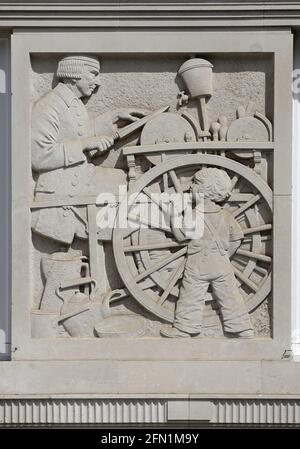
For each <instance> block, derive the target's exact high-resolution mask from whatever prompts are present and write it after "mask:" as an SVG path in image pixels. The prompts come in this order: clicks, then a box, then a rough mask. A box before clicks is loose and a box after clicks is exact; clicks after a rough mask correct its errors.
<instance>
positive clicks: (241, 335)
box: [236, 329, 254, 338]
mask: <svg viewBox="0 0 300 449" xmlns="http://www.w3.org/2000/svg"><path fill="white" fill-rule="evenodd" d="M236 336H237V337H238V338H253V337H254V331H253V329H247V330H245V331H241V332H237V333H236Z"/></svg>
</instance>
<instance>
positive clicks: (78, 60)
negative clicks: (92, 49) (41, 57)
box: [56, 54, 100, 79]
mask: <svg viewBox="0 0 300 449" xmlns="http://www.w3.org/2000/svg"><path fill="white" fill-rule="evenodd" d="M85 65H89V66H91V67H94V68H95V69H97V70H100V62H99V59H98V57H97V56H93V55H76V54H75V55H67V56H64V57H63V58H62V59H61V60H60V61H59V63H58V66H57V72H56V75H57V77H58V78H60V79H63V78H73V79H80V78H81V75H82V72H83V67H84V66H85Z"/></svg>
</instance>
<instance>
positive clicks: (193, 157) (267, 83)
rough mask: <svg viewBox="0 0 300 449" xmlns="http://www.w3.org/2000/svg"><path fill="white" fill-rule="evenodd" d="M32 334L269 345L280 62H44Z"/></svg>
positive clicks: (39, 75)
mask: <svg viewBox="0 0 300 449" xmlns="http://www.w3.org/2000/svg"><path fill="white" fill-rule="evenodd" d="M31 67H32V77H31V79H32V85H31V88H32V129H31V162H32V190H33V195H32V213H31V216H32V224H31V226H32V260H33V264H32V266H33V286H34V289H33V292H34V295H33V298H32V305H31V318H32V320H31V322H32V336H33V337H35V338H43V337H44V338H49V337H50V338H59V337H60V338H87V337H89V338H148V337H153V338H191V337H193V338H199V340H201V338H207V337H212V338H217V337H219V338H220V337H222V338H255V337H260V338H261V337H266V338H268V337H271V336H272V321H271V308H272V292H271V285H272V278H271V276H272V190H271V188H272V149H273V144H272V142H273V127H272V111H273V77H272V67H273V64H272V59H271V58H269V57H267V56H265V57H262V56H260V57H257V56H256V55H255V56H253V55H249V54H244V55H239V56H238V57H236V56H234V55H233V56H230V55H228V56H226V57H224V56H220V55H206V56H205V59H204V58H202V57H190V58H188V57H187V56H185V55H182V56H175V57H174V56H148V57H145V56H137V57H135V58H133V57H131V56H122V58H118V57H116V56H111V55H108V56H103V57H102V56H101V55H86V54H82V55H81V54H76V55H54V56H53V55H52V56H49V55H33V56H32V59H31Z"/></svg>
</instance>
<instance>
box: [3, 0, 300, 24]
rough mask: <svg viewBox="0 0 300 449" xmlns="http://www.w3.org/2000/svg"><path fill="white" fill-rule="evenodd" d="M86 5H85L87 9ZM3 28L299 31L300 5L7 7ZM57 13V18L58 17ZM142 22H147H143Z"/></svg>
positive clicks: (30, 4)
mask: <svg viewBox="0 0 300 449" xmlns="http://www.w3.org/2000/svg"><path fill="white" fill-rule="evenodd" d="M83 3H84V5H83ZM0 13H1V17H0V26H3V27H6V28H8V29H9V28H14V27H16V26H21V27H27V26H35V25H38V26H40V20H41V19H42V20H43V26H53V27H56V28H57V27H61V26H63V27H77V26H81V27H82V26H85V27H88V28H90V27H95V26H104V27H106V26H113V27H123V26H124V27H128V26H130V27H137V28H139V27H143V28H144V27H161V26H176V27H179V28H181V27H186V26H188V27H194V26H201V25H205V27H218V26H222V27H223V26H225V27H231V28H232V27H234V26H237V27H239V26H250V27H253V26H262V25H263V26H267V27H269V26H276V27H278V26H299V25H300V2H284V1H270V2H261V1H256V2H253V1H250V2H247V1H245V2H244V1H240V2H230V3H228V2H226V1H219V2H214V1H212V2H210V1H204V2H202V1H192V2H182V1H181V2H177V1H173V2H165V1H163V2H158V1H156V2H153V1H139V2H136V1H132V2H124V3H123V2H116V1H108V2H99V3H98V2H93V3H90V2H89V3H85V2H70V3H68V4H63V3H62V4H61V5H59V2H55V4H53V3H52V2H43V3H34V2H22V3H20V2H12V3H8V2H3V3H2V4H0ZM54 13H55V16H54V15H53V14H54ZM141 20H142V21H141Z"/></svg>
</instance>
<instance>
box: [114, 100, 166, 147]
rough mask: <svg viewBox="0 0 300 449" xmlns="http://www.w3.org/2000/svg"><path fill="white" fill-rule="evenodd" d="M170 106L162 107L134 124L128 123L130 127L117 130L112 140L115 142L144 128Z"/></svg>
mask: <svg viewBox="0 0 300 449" xmlns="http://www.w3.org/2000/svg"><path fill="white" fill-rule="evenodd" d="M169 108H170V106H164V107H163V108H161V109H158V110H157V111H155V112H153V113H152V114H149V115H146V116H145V117H143V118H141V119H139V120H137V121H136V122H133V123H130V125H127V126H124V128H120V129H118V130H117V131H116V132H115V133H114V135H113V138H114V139H115V140H119V139H124V138H125V137H127V136H129V135H130V134H132V133H134V132H135V131H136V130H137V129H139V128H141V127H142V126H144V125H145V124H146V123H147V122H149V120H151V119H153V118H154V117H156V116H157V115H159V114H162V113H163V112H166V111H167V110H168V109H169Z"/></svg>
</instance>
